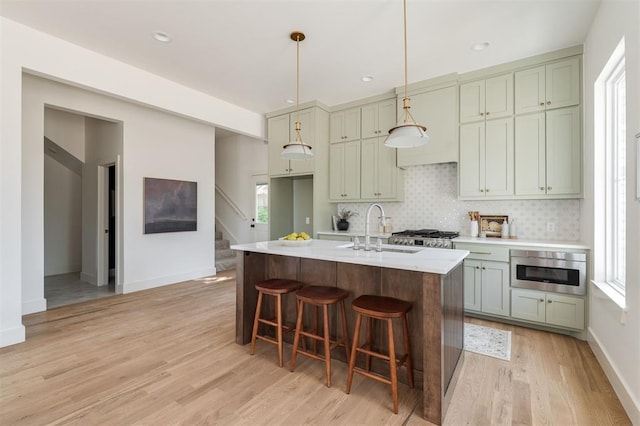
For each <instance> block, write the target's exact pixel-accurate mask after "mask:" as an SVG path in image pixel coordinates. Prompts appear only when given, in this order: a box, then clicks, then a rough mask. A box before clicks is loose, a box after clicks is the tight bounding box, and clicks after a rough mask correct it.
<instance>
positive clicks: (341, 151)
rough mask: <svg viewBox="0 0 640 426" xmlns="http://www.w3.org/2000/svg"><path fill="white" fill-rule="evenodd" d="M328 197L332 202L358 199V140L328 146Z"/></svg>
mask: <svg viewBox="0 0 640 426" xmlns="http://www.w3.org/2000/svg"><path fill="white" fill-rule="evenodd" d="M329 199H330V201H334V202H336V201H337V202H341V201H342V202H344V201H355V200H359V199H360V141H350V142H341V143H334V144H331V146H330V147H329Z"/></svg>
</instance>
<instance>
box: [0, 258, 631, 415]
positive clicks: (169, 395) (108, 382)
mask: <svg viewBox="0 0 640 426" xmlns="http://www.w3.org/2000/svg"><path fill="white" fill-rule="evenodd" d="M470 321H471V322H473V323H476V324H483V325H491V326H495V327H498V328H503V329H507V330H511V331H512V359H511V362H507V361H501V360H498V359H495V358H490V357H486V356H482V355H478V354H474V353H467V355H466V361H465V364H464V366H463V370H462V374H461V377H460V380H459V381H458V385H457V387H456V390H455V393H454V396H453V400H452V403H451V406H450V408H449V412H448V415H447V418H446V421H445V424H450V425H459V424H474V425H509V424H512V425H513V424H519V425H523V424H554V425H590V424H591V425H613V424H630V422H629V419H628V418H627V416H626V415H625V413H624V411H623V409H622V407H621V405H620V402H619V401H618V399H617V398H616V396H615V394H614V393H613V390H612V388H611V386H610V385H609V383H608V382H607V379H606V378H605V376H604V373H603V372H602V370H601V368H600V367H599V365H598V364H597V362H596V360H595V358H594V356H593V354H592V353H591V350H590V349H589V347H588V345H587V344H586V343H585V342H582V341H579V340H575V339H573V338H571V337H567V336H562V335H556V334H551V333H546V332H542V331H536V330H529V329H525V328H520V327H514V326H510V325H504V324H498V323H493V322H488V321H482V320H477V319H473V320H470ZM24 323H25V325H26V327H27V341H26V342H25V343H22V344H19V345H14V346H11V347H7V348H3V349H0V424H3V425H14V424H23V425H42V424H77V425H94V424H107V425H128V424H138V425H145V424H147V425H167V424H188V425H192V424H224V425H227V424H245V425H254V424H269V425H271V424H287V425H294V424H305V423H312V424H345V425H353V424H367V425H369V424H390V425H394V424H397V425H404V424H408V425H420V424H427V422H426V421H424V420H423V419H421V417H420V416H419V414H417V413H419V412H421V402H420V400H421V399H420V392H419V391H417V390H411V389H409V388H407V387H406V386H404V385H401V386H400V395H401V400H400V411H399V413H398V414H397V415H394V414H393V413H392V412H391V396H390V393H389V389H388V386H387V385H384V384H382V383H378V382H374V381H372V380H370V379H366V378H364V377H362V376H359V375H356V377H355V378H354V385H353V388H352V390H351V394H350V395H346V394H345V393H344V387H345V383H346V365H344V364H342V363H340V362H334V364H333V366H334V371H333V386H332V387H331V388H327V387H325V386H324V377H323V374H324V367H323V365H322V363H320V362H318V361H315V360H312V359H308V358H304V357H303V358H300V359H299V360H298V363H297V367H296V371H295V372H294V373H291V372H289V370H288V369H287V368H278V367H277V365H276V363H275V361H276V358H277V356H276V352H275V346H273V345H268V344H266V343H264V342H259V343H258V347H257V351H256V355H254V356H250V355H249V347H248V345H247V346H239V345H236V344H235V343H234V332H235V331H234V330H235V276H234V272H233V271H229V272H226V273H223V274H220V275H218V276H217V277H214V278H211V279H203V280H196V281H189V282H185V283H180V284H176V285H172V286H167V287H162V288H158V289H153V290H148V291H142V292H137V293H133V294H128V295H120V296H114V297H110V298H105V299H99V300H96V301H91V302H83V303H79V304H76V305H70V306H65V307H61V308H57V309H52V310H49V311H47V312H43V313H38V314H33V315H29V316H26V317H25V318H24ZM288 355H289V354H287V357H286V359H287V360H288V359H289V356H288Z"/></svg>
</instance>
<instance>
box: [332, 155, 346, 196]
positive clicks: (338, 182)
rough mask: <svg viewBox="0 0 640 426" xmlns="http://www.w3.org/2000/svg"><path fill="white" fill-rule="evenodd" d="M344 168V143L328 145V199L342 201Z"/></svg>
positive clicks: (343, 194)
mask: <svg viewBox="0 0 640 426" xmlns="http://www.w3.org/2000/svg"><path fill="white" fill-rule="evenodd" d="M344 170H345V144H344V143H336V144H332V145H331V146H330V147H329V199H330V200H331V201H343V200H344V198H345V189H344Z"/></svg>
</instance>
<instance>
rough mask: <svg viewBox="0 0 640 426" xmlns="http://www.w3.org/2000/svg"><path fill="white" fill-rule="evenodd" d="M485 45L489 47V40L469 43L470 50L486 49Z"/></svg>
mask: <svg viewBox="0 0 640 426" xmlns="http://www.w3.org/2000/svg"><path fill="white" fill-rule="evenodd" d="M487 47H489V42H488V41H483V42H481V43H473V44H472V45H471V50H475V51H476V52H479V51H481V50H484V49H486V48H487Z"/></svg>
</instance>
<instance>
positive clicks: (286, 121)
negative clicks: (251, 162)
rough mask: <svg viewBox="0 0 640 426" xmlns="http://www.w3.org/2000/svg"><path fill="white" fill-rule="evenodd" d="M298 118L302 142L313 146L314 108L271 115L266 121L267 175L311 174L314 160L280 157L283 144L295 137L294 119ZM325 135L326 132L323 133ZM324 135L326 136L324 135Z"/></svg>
mask: <svg viewBox="0 0 640 426" xmlns="http://www.w3.org/2000/svg"><path fill="white" fill-rule="evenodd" d="M297 119H299V120H300V125H301V130H300V135H301V138H302V142H304V143H305V144H307V145H309V146H311V147H312V148H314V147H315V139H316V137H315V136H316V127H315V123H316V120H315V108H307V109H303V110H301V111H300V112H299V113H296V112H292V113H289V114H283V115H278V116H276V117H271V118H269V119H268V121H267V126H268V129H267V132H268V136H267V137H268V138H269V176H288V175H307V174H312V173H313V170H314V164H315V160H314V159H311V160H291V161H290V160H286V159H284V158H282V157H281V155H280V154H281V153H282V149H283V146H284V145H286V144H288V143H289V142H290V141H293V140H295V137H296V131H295V129H296V120H297ZM325 132H326V131H325ZM325 135H326V133H325ZM325 137H326V136H325ZM325 143H326V142H325Z"/></svg>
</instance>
